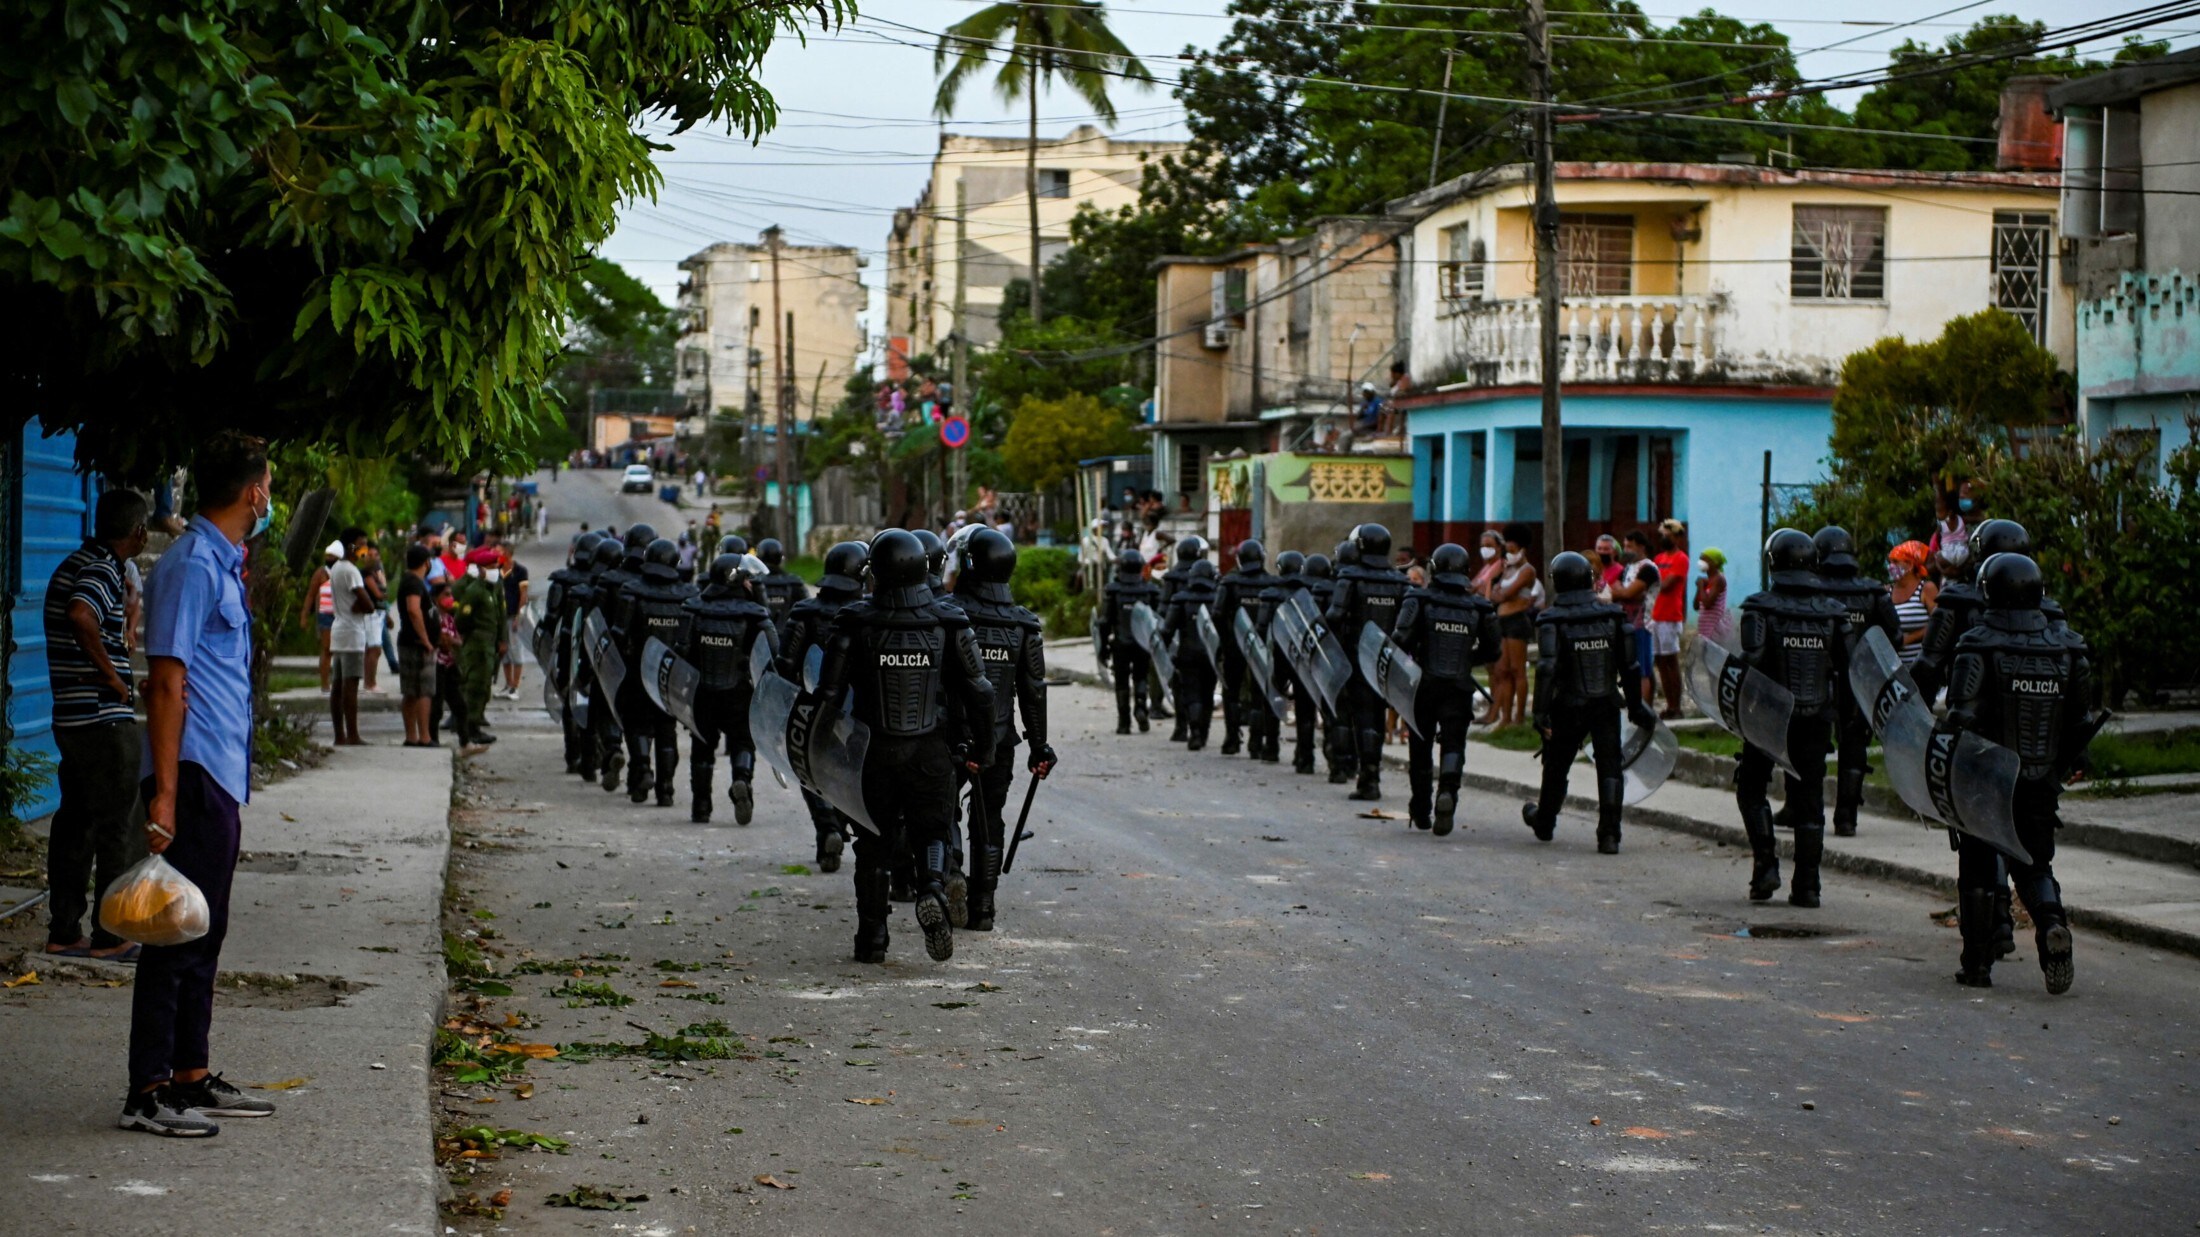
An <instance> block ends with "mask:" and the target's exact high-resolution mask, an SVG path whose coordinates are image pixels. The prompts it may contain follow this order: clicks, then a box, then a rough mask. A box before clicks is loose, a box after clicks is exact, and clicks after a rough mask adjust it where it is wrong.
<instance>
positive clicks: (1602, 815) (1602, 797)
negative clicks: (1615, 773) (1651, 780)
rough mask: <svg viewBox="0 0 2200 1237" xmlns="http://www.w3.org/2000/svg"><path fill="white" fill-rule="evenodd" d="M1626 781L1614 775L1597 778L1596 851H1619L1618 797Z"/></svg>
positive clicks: (1624, 790) (1604, 853) (1622, 792)
mask: <svg viewBox="0 0 2200 1237" xmlns="http://www.w3.org/2000/svg"><path fill="white" fill-rule="evenodd" d="M1626 790H1627V783H1626V782H1625V781H1624V780H1622V779H1620V778H1616V777H1600V778H1598V779H1597V853H1598V854H1600V855H1616V854H1618V853H1619V812H1620V798H1621V796H1622V795H1623V794H1625V793H1626Z"/></svg>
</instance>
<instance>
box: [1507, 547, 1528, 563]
mask: <svg viewBox="0 0 2200 1237" xmlns="http://www.w3.org/2000/svg"><path fill="white" fill-rule="evenodd" d="M1526 555H1527V551H1525V550H1514V551H1513V552H1512V553H1510V554H1507V555H1506V556H1505V561H1506V562H1508V563H1517V562H1519V561H1520V560H1521V559H1522V558H1524V557H1526Z"/></svg>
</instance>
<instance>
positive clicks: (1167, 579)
mask: <svg viewBox="0 0 2200 1237" xmlns="http://www.w3.org/2000/svg"><path fill="white" fill-rule="evenodd" d="M1191 578H1192V571H1191V568H1189V567H1171V568H1169V569H1168V570H1167V571H1164V572H1162V573H1161V578H1160V580H1159V581H1158V582H1159V583H1160V585H1161V601H1162V603H1163V604H1164V605H1166V604H1167V603H1168V601H1169V599H1170V598H1172V597H1174V596H1176V591H1177V590H1178V589H1180V588H1183V587H1184V582H1185V581H1186V580H1189V579H1191Z"/></svg>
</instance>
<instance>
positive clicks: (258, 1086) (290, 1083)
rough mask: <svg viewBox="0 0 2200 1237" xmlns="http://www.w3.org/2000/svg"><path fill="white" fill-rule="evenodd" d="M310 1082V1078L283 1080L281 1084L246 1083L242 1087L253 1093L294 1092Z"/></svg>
mask: <svg viewBox="0 0 2200 1237" xmlns="http://www.w3.org/2000/svg"><path fill="white" fill-rule="evenodd" d="M312 1081H313V1080H312V1079H311V1078H285V1079H283V1080H282V1081H281V1082H248V1083H246V1084H244V1085H246V1086H248V1087H250V1088H252V1089H253V1090H255V1091H295V1090H297V1089H298V1088H300V1087H302V1086H304V1085H306V1084H307V1083H309V1082H312Z"/></svg>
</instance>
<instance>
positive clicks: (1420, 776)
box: [1391, 541, 1616, 837]
mask: <svg viewBox="0 0 2200 1237" xmlns="http://www.w3.org/2000/svg"><path fill="white" fill-rule="evenodd" d="M1428 569H1429V577H1428V585H1427V587H1425V588H1418V589H1414V590H1411V591H1410V592H1408V593H1407V594H1406V599H1405V601H1404V602H1403V603H1401V604H1400V605H1399V607H1398V625H1397V628H1396V629H1395V630H1394V631H1393V632H1392V633H1391V635H1392V638H1393V639H1395V640H1396V641H1397V642H1398V647H1399V648H1401V649H1404V650H1405V651H1406V652H1407V653H1410V654H1412V656H1413V659H1414V660H1415V661H1416V662H1418V663H1420V666H1421V690H1420V693H1419V695H1418V697H1417V698H1416V700H1415V705H1416V709H1417V712H1418V713H1419V716H1418V717H1417V718H1415V719H1414V720H1415V721H1417V722H1418V723H1419V726H1418V728H1417V729H1416V730H1415V731H1414V732H1413V735H1412V737H1411V739H1410V740H1409V741H1408V743H1407V752H1408V762H1407V769H1408V773H1409V776H1410V777H1411V780H1412V795H1411V797H1410V798H1408V799H1407V801H1406V815H1407V817H1408V818H1410V819H1411V820H1412V821H1413V827H1414V828H1416V829H1428V828H1431V826H1432V824H1433V827H1434V831H1435V834H1436V836H1437V837H1443V836H1444V835H1445V834H1448V833H1450V832H1451V827H1452V818H1453V814H1454V813H1455V812H1456V811H1457V810H1458V807H1459V779H1460V777H1461V776H1462V775H1463V774H1464V773H1465V772H1466V767H1467V726H1468V724H1469V723H1471V722H1472V721H1473V720H1474V694H1475V692H1476V691H1477V690H1479V685H1478V684H1477V683H1476V682H1475V680H1474V668H1475V667H1476V666H1486V665H1488V664H1490V663H1491V662H1493V661H1496V660H1497V657H1498V654H1499V652H1500V651H1501V646H1500V643H1499V641H1498V636H1497V607H1496V606H1493V605H1491V604H1490V602H1489V600H1488V599H1487V598H1484V597H1481V596H1478V595H1476V593H1475V592H1474V580H1473V578H1472V576H1471V575H1470V574H1469V569H1468V565H1467V551H1466V548H1465V547H1463V546H1458V545H1454V544H1452V543H1451V542H1448V541H1447V542H1445V543H1444V544H1442V545H1440V546H1438V547H1436V552H1435V553H1434V554H1431V555H1429V560H1428ZM1436 751H1441V752H1442V754H1443V755H1442V768H1441V769H1440V770H1436V771H1435V772H1434V779H1433V780H1434V781H1435V783H1436V785H1435V799H1434V803H1433V807H1434V809H1435V812H1434V820H1433V822H1432V821H1431V819H1430V808H1431V806H1432V804H1431V801H1430V795H1429V789H1430V787H1429V783H1430V781H1431V780H1432V779H1431V772H1432V771H1431V769H1430V764H1431V757H1432V755H1434V753H1435V752H1436ZM1615 828H1616V822H1615Z"/></svg>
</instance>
